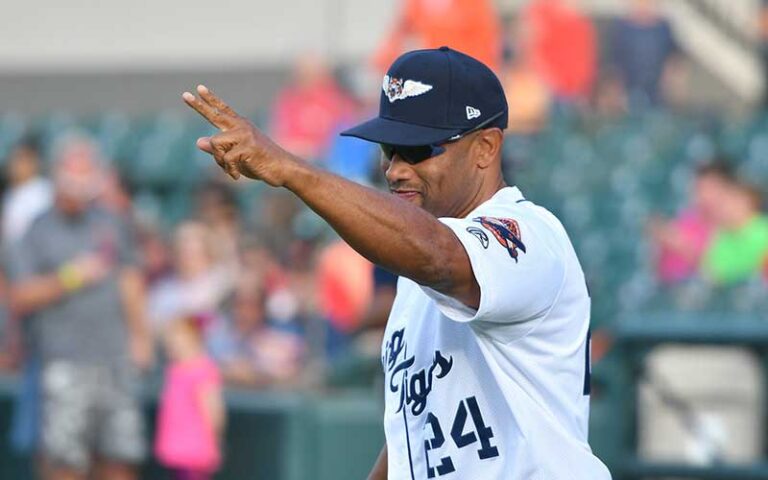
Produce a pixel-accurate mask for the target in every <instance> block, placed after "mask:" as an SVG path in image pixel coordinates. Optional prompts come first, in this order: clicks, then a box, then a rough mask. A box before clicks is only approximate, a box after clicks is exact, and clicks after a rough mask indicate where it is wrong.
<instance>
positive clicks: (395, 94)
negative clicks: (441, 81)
mask: <svg viewBox="0 0 768 480" xmlns="http://www.w3.org/2000/svg"><path fill="white" fill-rule="evenodd" d="M381 88H382V89H383V90H384V95H386V96H387V98H388V99H389V103H392V102H394V101H395V100H404V99H406V98H409V97H416V96H419V95H423V94H425V93H427V92H428V91H430V90H432V85H427V84H426V83H421V82H417V81H416V80H403V79H402V78H395V77H390V76H389V75H384V82H382V84H381Z"/></svg>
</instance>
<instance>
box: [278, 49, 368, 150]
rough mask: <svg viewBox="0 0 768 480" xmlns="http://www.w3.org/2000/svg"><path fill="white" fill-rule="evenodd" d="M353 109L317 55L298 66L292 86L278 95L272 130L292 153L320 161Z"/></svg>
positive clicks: (349, 100)
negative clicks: (341, 123) (334, 133)
mask: <svg viewBox="0 0 768 480" xmlns="http://www.w3.org/2000/svg"><path fill="white" fill-rule="evenodd" d="M352 108H353V106H352V100H351V99H350V98H349V97H348V95H347V94H346V92H344V91H343V90H342V89H341V87H339V85H338V84H337V83H336V80H335V79H334V78H333V75H331V72H330V71H329V69H328V66H327V65H326V64H325V63H324V62H323V61H322V60H321V59H320V57H318V56H317V55H309V54H308V55H305V56H304V57H302V58H301V59H300V60H299V62H298V63H297V64H296V68H295V69H294V72H293V78H292V80H291V83H290V84H289V85H288V86H287V87H286V88H285V89H283V90H282V91H281V92H280V93H279V94H278V96H277V100H276V101H275V105H274V114H273V118H272V121H271V127H270V128H271V130H272V134H273V136H274V138H275V141H276V142H278V143H279V144H280V145H281V146H283V147H284V148H286V149H287V150H288V151H290V152H291V153H293V154H295V155H298V156H300V157H302V158H306V159H308V160H310V161H317V160H319V159H321V158H323V156H324V155H325V153H326V151H327V149H328V145H329V142H330V141H331V135H332V134H333V132H334V131H335V129H336V128H337V126H338V124H339V123H340V122H341V121H342V120H343V119H344V118H346V117H347V115H349V111H350V110H351V109H352Z"/></svg>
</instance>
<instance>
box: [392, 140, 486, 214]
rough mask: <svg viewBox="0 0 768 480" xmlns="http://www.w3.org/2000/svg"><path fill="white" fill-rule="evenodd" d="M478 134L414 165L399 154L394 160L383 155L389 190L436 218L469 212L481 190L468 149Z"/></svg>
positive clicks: (450, 145) (445, 146) (450, 144)
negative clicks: (477, 193) (473, 200)
mask: <svg viewBox="0 0 768 480" xmlns="http://www.w3.org/2000/svg"><path fill="white" fill-rule="evenodd" d="M475 136H476V133H472V134H470V135H468V136H467V137H465V138H462V139H461V140H459V141H457V142H453V143H447V144H445V145H444V148H445V152H443V153H442V154H440V155H437V156H434V157H431V158H428V159H426V160H424V161H422V162H419V163H416V164H411V163H408V162H407V161H405V160H404V159H403V158H401V157H400V155H398V154H397V153H395V155H394V156H393V157H392V160H389V159H387V158H386V156H385V155H383V154H382V156H381V167H382V170H383V171H384V174H385V176H386V178H387V183H388V184H389V190H390V192H392V193H393V194H395V195H397V196H398V197H400V198H402V199H403V200H406V201H408V202H411V203H413V204H414V205H418V206H420V207H422V208H423V209H424V210H426V211H428V212H430V213H431V214H433V215H435V216H437V217H455V216H458V215H460V214H462V213H466V212H465V210H466V209H467V206H468V205H469V204H470V203H471V200H472V198H474V194H475V193H476V192H477V190H478V189H479V183H478V181H477V180H478V179H479V178H478V176H479V172H478V171H477V169H476V168H474V165H473V162H472V159H471V158H470V155H469V150H470V147H471V145H472V142H473V141H474V140H475Z"/></svg>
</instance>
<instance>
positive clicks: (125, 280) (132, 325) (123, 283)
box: [120, 268, 149, 337]
mask: <svg viewBox="0 0 768 480" xmlns="http://www.w3.org/2000/svg"><path fill="white" fill-rule="evenodd" d="M120 297H121V300H122V305H123V311H124V312H125V322H126V327H127V329H128V332H129V333H130V334H131V335H132V336H134V337H145V336H148V335H149V328H148V325H147V321H146V315H145V313H146V312H145V305H146V298H145V297H146V294H145V290H144V281H143V280H142V278H141V273H140V272H139V271H138V270H137V269H135V268H126V269H124V270H123V271H122V272H120Z"/></svg>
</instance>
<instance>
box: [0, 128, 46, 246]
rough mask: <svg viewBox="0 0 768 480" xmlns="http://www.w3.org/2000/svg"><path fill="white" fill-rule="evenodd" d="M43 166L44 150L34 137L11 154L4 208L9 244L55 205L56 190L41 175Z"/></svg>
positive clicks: (7, 171) (6, 244) (19, 237)
mask: <svg viewBox="0 0 768 480" xmlns="http://www.w3.org/2000/svg"><path fill="white" fill-rule="evenodd" d="M40 167H41V166H40V151H39V149H38V146H37V143H36V142H35V141H34V140H33V139H31V138H29V139H27V140H25V141H23V142H21V143H20V144H19V145H17V146H16V148H14V149H13V151H12V152H11V154H10V156H9V157H8V165H7V167H6V176H7V179H8V190H7V191H6V193H5V195H4V198H3V211H2V215H3V223H2V225H3V232H2V235H3V236H2V240H3V245H4V246H6V247H7V246H9V245H11V244H13V243H15V242H18V241H19V240H20V239H21V238H22V237H23V236H24V233H26V231H27V228H29V226H30V225H31V224H32V221H33V220H34V219H35V218H37V216H38V215H40V214H41V213H42V212H44V211H45V210H47V209H48V208H49V207H50V206H51V203H52V201H53V192H52V191H51V185H50V182H49V181H48V180H46V179H45V178H43V177H42V176H41V175H40Z"/></svg>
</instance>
